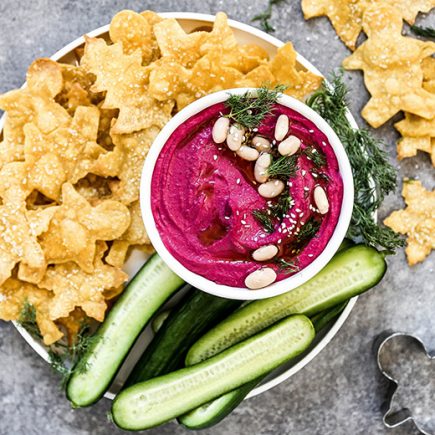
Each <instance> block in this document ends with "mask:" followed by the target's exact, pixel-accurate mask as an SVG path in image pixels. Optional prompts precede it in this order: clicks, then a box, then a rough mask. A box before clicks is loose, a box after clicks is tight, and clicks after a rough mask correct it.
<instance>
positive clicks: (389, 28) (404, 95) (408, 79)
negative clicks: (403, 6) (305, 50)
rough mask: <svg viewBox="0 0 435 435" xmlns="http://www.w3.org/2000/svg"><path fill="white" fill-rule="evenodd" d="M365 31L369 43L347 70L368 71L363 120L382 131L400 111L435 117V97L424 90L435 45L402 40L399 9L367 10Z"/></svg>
mask: <svg viewBox="0 0 435 435" xmlns="http://www.w3.org/2000/svg"><path fill="white" fill-rule="evenodd" d="M363 27H364V31H365V32H366V33H367V36H368V39H367V41H365V42H364V43H363V44H361V45H360V46H359V47H358V49H357V50H355V52H354V53H353V54H352V55H351V56H349V57H348V58H346V59H345V60H344V62H343V66H344V67H345V68H346V69H361V70H363V71H364V81H365V84H366V86H367V89H368V90H369V92H370V94H371V96H372V97H371V99H370V100H369V102H368V103H367V104H366V106H365V107H364V109H363V110H362V116H363V117H364V118H365V119H366V120H367V122H368V123H369V124H370V125H371V126H372V127H375V128H376V127H379V126H381V125H382V124H384V123H385V122H386V121H388V120H389V119H390V118H391V117H393V116H394V115H395V114H396V113H398V112H399V111H400V110H404V111H406V112H410V113H413V114H415V115H418V116H421V117H423V118H426V119H431V118H433V117H434V116H435V95H434V94H431V93H430V92H428V91H427V90H425V89H424V88H423V70H422V61H423V59H425V58H427V57H428V56H431V55H432V54H433V53H434V52H435V43H433V42H423V41H419V40H417V39H413V38H408V37H406V36H402V34H401V31H402V18H401V15H400V12H399V10H398V9H396V8H394V7H392V6H388V5H381V6H378V5H376V6H372V7H370V8H367V9H366V11H365V12H364V16H363Z"/></svg>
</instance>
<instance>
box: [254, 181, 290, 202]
mask: <svg viewBox="0 0 435 435" xmlns="http://www.w3.org/2000/svg"><path fill="white" fill-rule="evenodd" d="M284 187H285V186H284V183H283V182H282V181H281V180H269V181H267V182H266V183H263V184H260V186H258V193H259V194H260V195H261V196H262V197H263V198H275V197H276V196H278V195H280V194H281V192H282V191H283V190H284Z"/></svg>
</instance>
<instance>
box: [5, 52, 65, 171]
mask: <svg viewBox="0 0 435 435" xmlns="http://www.w3.org/2000/svg"><path fill="white" fill-rule="evenodd" d="M27 80H28V86H27V87H26V88H22V89H17V90H14V91H10V92H7V93H6V94H3V95H0V109H1V110H4V111H5V112H6V113H7V117H6V121H5V125H4V127H3V141H2V142H1V144H0V166H1V165H2V164H3V163H5V162H12V161H17V160H23V159H24V156H23V148H24V131H23V129H24V126H25V125H26V124H27V123H29V122H33V123H35V124H36V125H37V127H38V128H39V129H40V130H41V131H42V132H44V133H46V134H48V133H50V132H51V131H53V130H55V129H56V128H59V127H61V126H63V125H67V124H68V123H69V122H70V120H71V118H70V116H69V114H68V112H67V111H66V110H65V109H64V108H63V107H62V106H61V105H60V104H58V103H56V102H55V100H54V97H55V96H56V95H57V93H59V92H60V91H61V89H62V86H63V79H62V72H61V69H60V67H59V65H58V64H57V63H56V62H54V61H52V60H50V59H38V60H36V61H35V62H33V63H32V65H30V67H29V70H28V72H27Z"/></svg>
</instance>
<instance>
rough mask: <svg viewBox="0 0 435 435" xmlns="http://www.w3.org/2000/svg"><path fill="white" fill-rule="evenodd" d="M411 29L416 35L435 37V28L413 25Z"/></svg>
mask: <svg viewBox="0 0 435 435" xmlns="http://www.w3.org/2000/svg"><path fill="white" fill-rule="evenodd" d="M411 31H412V33H414V34H415V35H418V36H423V37H424V38H435V29H433V28H432V27H421V26H411Z"/></svg>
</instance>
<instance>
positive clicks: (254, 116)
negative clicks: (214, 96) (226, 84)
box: [225, 85, 287, 128]
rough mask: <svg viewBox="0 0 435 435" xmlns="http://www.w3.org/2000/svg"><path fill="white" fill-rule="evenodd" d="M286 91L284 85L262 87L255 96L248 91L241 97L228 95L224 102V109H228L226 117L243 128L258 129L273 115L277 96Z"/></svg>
mask: <svg viewBox="0 0 435 435" xmlns="http://www.w3.org/2000/svg"><path fill="white" fill-rule="evenodd" d="M286 89H287V87H286V86H284V85H277V86H275V87H274V88H273V89H268V88H267V87H265V86H263V87H261V88H260V89H259V90H258V92H257V95H256V96H254V95H253V94H252V93H251V92H249V91H247V92H245V93H244V94H242V95H233V94H230V97H229V98H228V100H227V101H226V102H225V105H226V107H228V108H229V109H230V113H229V114H228V115H227V116H228V118H230V119H232V120H233V121H235V122H237V123H238V124H240V125H243V126H244V127H247V128H255V127H258V126H259V125H260V123H261V121H263V119H264V118H265V117H266V116H267V115H269V114H271V113H273V109H274V105H275V103H276V102H277V99H278V96H279V94H280V93H282V92H284V91H285V90H286Z"/></svg>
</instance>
